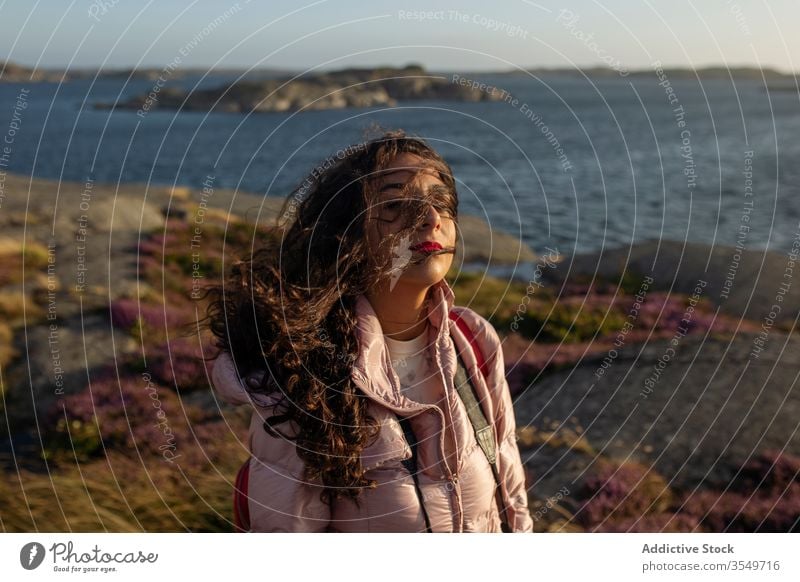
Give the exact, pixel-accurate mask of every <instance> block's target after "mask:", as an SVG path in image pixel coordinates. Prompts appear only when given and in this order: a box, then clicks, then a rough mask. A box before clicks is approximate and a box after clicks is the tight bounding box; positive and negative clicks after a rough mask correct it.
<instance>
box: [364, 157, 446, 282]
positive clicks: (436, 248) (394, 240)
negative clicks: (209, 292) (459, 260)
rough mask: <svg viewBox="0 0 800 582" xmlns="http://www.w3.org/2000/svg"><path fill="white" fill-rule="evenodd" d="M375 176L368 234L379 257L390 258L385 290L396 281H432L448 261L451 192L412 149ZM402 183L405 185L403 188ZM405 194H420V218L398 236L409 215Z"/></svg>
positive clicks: (441, 275) (443, 271)
mask: <svg viewBox="0 0 800 582" xmlns="http://www.w3.org/2000/svg"><path fill="white" fill-rule="evenodd" d="M376 179H377V186H378V187H377V196H376V198H375V199H374V200H373V203H372V205H371V206H370V208H369V210H368V213H367V240H368V242H369V244H370V247H371V248H373V249H376V250H377V254H378V258H379V259H381V260H382V259H386V258H390V262H391V274H390V280H389V282H388V283H389V290H390V291H391V290H392V289H393V288H394V287H395V286H396V285H400V286H413V287H418V288H427V287H430V286H432V285H435V284H436V283H438V282H439V281H441V280H442V279H443V278H444V276H445V274H446V273H447V271H448V270H449V269H450V265H452V263H453V253H454V252H455V243H456V223H455V221H454V218H453V216H452V211H451V210H448V207H449V204H448V201H449V200H452V197H453V196H455V193H452V192H450V191H449V189H448V188H447V186H446V185H445V184H444V182H442V180H441V179H439V175H438V172H437V171H436V170H434V169H432V168H430V167H426V165H425V161H424V160H423V159H422V158H420V157H419V156H417V155H415V154H411V153H403V154H400V155H399V156H397V157H396V158H395V159H394V160H393V161H392V163H391V164H389V166H388V167H387V168H386V169H385V170H383V171H381V172H380V174H379V175H377V176H376ZM406 186H409V188H406V189H404V188H405V187H406ZM409 199H411V200H417V201H422V200H425V202H424V204H423V208H424V209H423V213H424V219H423V220H422V222H421V223H419V224H418V226H417V227H416V228H415V229H413V230H412V231H411V232H409V233H407V234H405V235H401V236H399V237H398V236H396V235H397V233H399V232H400V231H401V230H402V229H403V227H404V226H406V224H407V221H408V218H409V217H408V214H409V212H408V210H405V211H404V208H403V203H404V201H405V202H408V201H409ZM393 235H395V236H393Z"/></svg>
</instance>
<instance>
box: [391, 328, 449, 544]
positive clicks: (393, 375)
mask: <svg viewBox="0 0 800 582" xmlns="http://www.w3.org/2000/svg"><path fill="white" fill-rule="evenodd" d="M434 351H435V352H436V363H437V365H438V367H439V375H440V376H441V378H442V382H443V383H444V384H443V386H444V390H445V402H446V408H447V416H448V418H450V428H451V434H452V435H453V448H454V453H455V457H456V470H458V466H459V465H458V463H459V457H458V441H457V440H456V434H455V429H454V428H453V415H452V412H451V411H450V394H449V390H448V386H447V382H446V380H445V376H444V372H443V371H442V360H441V358H440V357H439V348H438V342H437V347H436V349H435V350H434ZM389 370H391V372H392V373H391V379H392V382H394V388H395V390H396V391H397V393H398V394H400V393H401V391H400V377H399V376H398V375H397V373H396V372H395V371H394V368H392V366H391V364H390V365H389ZM414 410H419V411H422V410H435V411H437V412H438V413H439V420H440V421H441V423H442V436H441V437H440V438H439V454H440V455H441V457H442V464H443V465H444V469H445V473H446V474H447V480H448V481H450V482H451V483H452V484H453V494H452V495H451V496H449V497H448V500H449V505H450V506H451V508H452V509H451V511H452V513H455V516H454V517H455V518H456V519H455V522H456V523H457V524H458V528H457V529H455V531H463V529H464V528H463V525H462V524H461V520H462V513H463V512H462V511H461V495H460V490H459V488H458V476H457V475H454V474H453V471H452V470H451V468H450V465H449V464H448V463H447V451H446V450H445V446H444V439H446V438H447V433H448V430H447V426H448V425H447V422H446V419H445V417H444V413H443V412H442V409H441V408H439V407H438V406H436V405H435V404H425V405H421V406H420V407H419V408H415V409H414ZM453 496H455V498H456V503H453V500H452V497H453Z"/></svg>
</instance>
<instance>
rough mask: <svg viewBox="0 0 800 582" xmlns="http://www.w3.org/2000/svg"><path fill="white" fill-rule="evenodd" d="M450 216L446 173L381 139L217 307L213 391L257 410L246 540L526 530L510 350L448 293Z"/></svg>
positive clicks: (240, 266)
mask: <svg viewBox="0 0 800 582" xmlns="http://www.w3.org/2000/svg"><path fill="white" fill-rule="evenodd" d="M457 206H458V198H457V193H456V187H455V181H454V179H453V175H452V172H451V170H450V167H449V166H448V165H447V164H446V163H445V161H444V160H443V159H442V158H441V157H440V156H439V155H438V154H437V153H436V152H435V151H434V150H433V149H432V148H431V147H430V146H429V145H427V144H426V143H425V142H424V141H422V140H420V139H417V138H413V137H409V136H406V135H405V134H404V133H403V132H399V131H398V132H388V133H385V134H383V135H382V136H380V137H378V138H376V139H373V140H371V141H368V142H366V143H363V144H360V145H359V146H356V147H351V148H348V149H347V150H343V151H341V152H339V153H338V154H336V155H335V156H333V157H332V158H330V159H329V160H327V161H326V162H325V163H324V164H323V165H321V166H320V167H319V168H317V169H316V170H315V171H313V172H312V173H311V175H310V176H309V177H308V178H307V179H306V180H305V181H304V182H303V184H302V185H301V186H300V188H298V189H297V190H296V191H295V192H294V193H293V194H292V195H291V196H290V197H289V198H288V199H287V202H286V204H285V205H284V209H283V217H284V219H285V220H284V221H283V222H284V223H286V222H288V224H284V227H283V228H280V229H277V228H276V230H275V232H276V235H275V237H274V238H273V239H271V240H270V241H267V242H266V243H265V244H264V245H263V247H262V248H260V249H259V250H256V251H255V252H254V253H253V254H252V256H250V257H248V258H247V260H244V261H242V262H240V263H237V264H236V265H235V266H234V268H233V270H232V274H231V276H230V277H228V278H227V279H226V282H225V284H224V286H223V287H221V288H219V289H217V290H216V291H214V292H213V293H212V298H213V301H212V303H211V307H210V310H209V317H210V327H211V330H212V331H213V333H214V334H215V336H216V338H217V341H218V344H219V348H220V349H221V355H220V356H219V358H218V359H217V361H216V362H215V365H214V370H213V383H214V386H215V388H216V391H217V392H218V394H219V395H220V397H221V398H223V399H225V400H227V401H229V402H233V403H239V404H244V403H249V404H251V405H253V407H254V413H253V416H252V423H251V427H250V451H251V454H252V456H251V459H250V465H249V478H248V482H247V490H248V495H249V500H248V503H247V507H248V509H249V518H250V529H251V530H252V531H291V532H322V531H339V532H425V531H431V532H465V531H475V532H499V531H514V532H529V531H532V520H531V517H530V514H529V511H528V504H527V491H526V487H525V477H524V473H523V468H522V463H521V460H520V455H519V450H518V448H517V444H516V438H515V420H514V412H513V409H512V404H511V397H510V393H509V390H508V384H507V383H506V380H505V371H504V365H503V354H502V350H501V346H500V340H499V338H498V336H497V333H496V332H495V330H494V329H493V328H492V326H491V325H490V324H489V323H488V322H487V321H486V320H485V319H484V318H483V317H481V316H480V315H478V314H477V313H475V312H474V311H472V310H470V309H468V308H465V307H454V305H453V300H454V295H453V291H452V290H451V288H450V286H449V285H448V284H447V282H446V281H445V279H444V276H445V274H446V273H447V272H448V269H449V268H450V266H451V264H452V262H453V253H454V251H455V246H456V244H457V241H458V233H457ZM457 379H460V381H457ZM465 390H466V391H468V392H469V393H470V394H473V396H474V400H473V401H472V404H470V402H469V398H468V395H469V394H467V392H465ZM462 394H466V396H462ZM465 398H467V400H465ZM478 403H479V404H478ZM476 410H478V411H479V412H476ZM481 413H482V416H481ZM481 418H483V419H485V422H486V426H485V427H484V430H480V429H481V426H482V425H481ZM476 431H477V432H476Z"/></svg>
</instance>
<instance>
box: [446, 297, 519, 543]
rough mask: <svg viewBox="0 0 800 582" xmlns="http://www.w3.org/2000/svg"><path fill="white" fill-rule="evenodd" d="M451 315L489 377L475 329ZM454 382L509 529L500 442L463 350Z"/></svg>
mask: <svg viewBox="0 0 800 582" xmlns="http://www.w3.org/2000/svg"><path fill="white" fill-rule="evenodd" d="M450 319H452V320H453V321H454V322H455V324H456V325H457V326H458V329H460V330H461V333H463V334H464V336H465V337H466V338H467V341H468V342H469V345H470V347H471V348H472V351H473V353H474V354H475V359H476V360H477V362H478V368H479V369H480V371H481V374H482V375H483V377H484V379H485V378H486V377H487V368H486V360H484V358H483V353H482V352H481V350H480V347H479V346H478V342H477V341H476V339H475V336H474V334H473V333H472V330H471V329H470V328H469V326H468V325H467V323H466V322H465V321H464V320H463V319H461V317H459V315H458V314H457V313H454V312H453V311H451V312H450ZM454 383H455V386H456V391H457V392H458V396H459V397H460V398H461V401H462V402H463V403H464V408H466V410H467V416H468V417H469V420H470V423H471V424H472V428H473V429H474V431H475V440H476V441H477V442H478V446H480V448H481V450H482V451H483V454H484V455H486V460H487V461H488V462H489V466H490V467H491V468H492V474H493V475H494V480H495V499H496V501H497V509H498V511H499V513H500V522H501V526H502V530H503V531H504V532H510V531H511V526H510V525H509V523H508V514H507V511H506V504H505V502H504V500H503V491H502V486H501V480H500V470H499V468H498V466H497V442H496V441H495V438H494V432H493V431H492V426H491V425H490V424H489V422H488V421H487V420H486V416H485V415H484V414H483V410H482V409H481V406H480V403H479V402H478V396H477V393H476V392H475V385H474V384H473V382H472V379H471V378H470V377H469V374H467V369H466V366H465V365H464V362H463V360H462V359H461V355H460V354H459V355H458V365H457V367H456V377H455V382H454Z"/></svg>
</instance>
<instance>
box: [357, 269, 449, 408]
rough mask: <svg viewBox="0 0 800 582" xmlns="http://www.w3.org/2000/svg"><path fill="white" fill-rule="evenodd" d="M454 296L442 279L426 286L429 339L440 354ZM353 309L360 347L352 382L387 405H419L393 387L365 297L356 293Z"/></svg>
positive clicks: (445, 341)
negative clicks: (356, 319) (427, 287)
mask: <svg viewBox="0 0 800 582" xmlns="http://www.w3.org/2000/svg"><path fill="white" fill-rule="evenodd" d="M454 299H455V293H453V290H452V288H451V287H450V285H449V284H448V283H447V281H445V280H444V279H442V280H441V281H440V282H439V283H437V284H435V285H433V286H432V287H431V288H430V289H428V295H427V299H426V315H427V319H428V323H429V325H428V341H429V343H431V344H433V346H434V347H435V349H436V350H437V351H439V352H440V353H441V351H442V350H444V349H446V348H447V345H448V343H449V342H450V322H449V313H450V309H451V308H452V307H453V301H454ZM355 309H356V317H357V318H358V322H357V324H356V334H357V335H358V341H359V347H360V349H359V355H358V357H357V358H356V361H355V362H354V364H353V379H354V381H356V383H357V384H358V385H359V386H360V387H361V389H362V390H363V391H364V392H365V393H366V394H367V395H368V396H371V397H372V398H374V399H375V400H378V401H379V402H381V403H382V404H385V405H387V406H389V407H390V408H394V409H399V410H410V409H412V408H419V406H418V405H416V404H415V403H413V402H412V401H411V400H409V399H408V398H406V397H405V396H403V395H402V394H400V393H399V390H397V389H396V380H395V379H394V378H393V374H392V371H391V362H390V358H389V352H388V349H387V348H386V342H385V340H384V337H383V330H382V328H381V324H380V321H379V320H378V316H377V314H376V313H375V310H374V309H373V308H372V304H371V303H370V302H369V300H368V299H367V298H366V296H364V295H359V296H358V297H357V298H356V305H355Z"/></svg>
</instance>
